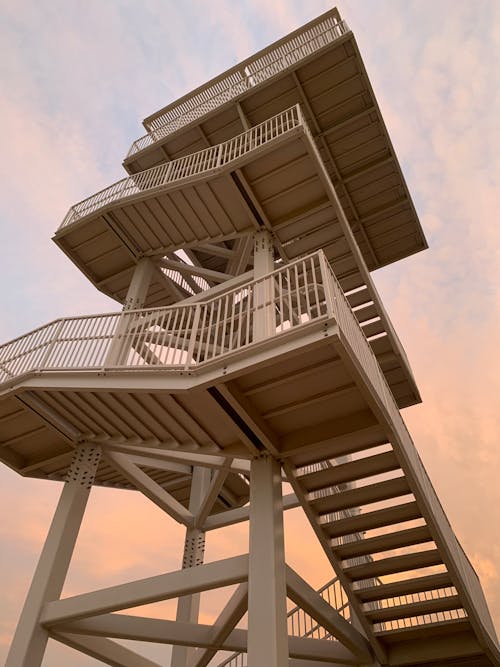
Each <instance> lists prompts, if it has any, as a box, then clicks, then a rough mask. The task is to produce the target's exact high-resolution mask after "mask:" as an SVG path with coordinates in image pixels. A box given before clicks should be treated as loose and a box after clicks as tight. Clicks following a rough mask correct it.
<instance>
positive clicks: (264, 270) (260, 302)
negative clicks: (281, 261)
mask: <svg viewBox="0 0 500 667" xmlns="http://www.w3.org/2000/svg"><path fill="white" fill-rule="evenodd" d="M273 270H274V250H273V239H272V236H271V234H270V233H269V232H268V231H267V230H262V231H259V232H256V233H255V235H254V253H253V273H254V278H255V279H258V278H262V276H265V275H266V274H268V273H271V271H273ZM253 301H254V309H255V312H254V319H253V339H254V341H257V340H265V339H266V338H269V337H270V336H273V335H274V334H275V333H276V316H275V313H274V310H275V305H274V280H273V279H271V278H269V279H265V280H263V281H261V282H258V283H257V284H256V285H255V287H254V295H253Z"/></svg>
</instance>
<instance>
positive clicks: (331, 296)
mask: <svg viewBox="0 0 500 667" xmlns="http://www.w3.org/2000/svg"><path fill="white" fill-rule="evenodd" d="M318 257H319V265H320V268H321V280H322V282H323V287H324V290H325V304H326V312H327V315H328V317H336V316H337V312H336V311H337V309H336V307H335V306H336V298H335V291H334V287H333V285H332V281H333V277H332V270H331V268H330V265H329V263H328V261H327V259H326V256H325V253H324V252H323V251H322V250H320V251H319V253H318Z"/></svg>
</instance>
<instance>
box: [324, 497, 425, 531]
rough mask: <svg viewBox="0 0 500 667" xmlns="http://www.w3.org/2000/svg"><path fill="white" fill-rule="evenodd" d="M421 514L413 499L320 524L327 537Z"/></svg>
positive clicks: (384, 524)
mask: <svg viewBox="0 0 500 667" xmlns="http://www.w3.org/2000/svg"><path fill="white" fill-rule="evenodd" d="M421 518H422V515H421V513H420V510H419V508H418V505H417V503H416V502H415V501H412V502H409V503H402V504H401V505H395V506H394V507H385V508H384V509H381V510H374V511H373V512H364V513H362V514H354V515H353V516H350V517H346V518H345V519H337V520H334V521H330V522H328V523H324V524H321V527H322V528H323V530H324V531H325V533H326V534H327V535H328V536H329V537H341V536H342V535H349V534H351V533H357V532H362V531H363V530H370V529H372V528H381V527H382V526H390V525H392V524H395V523H402V522H403V521H411V520H412V519H421Z"/></svg>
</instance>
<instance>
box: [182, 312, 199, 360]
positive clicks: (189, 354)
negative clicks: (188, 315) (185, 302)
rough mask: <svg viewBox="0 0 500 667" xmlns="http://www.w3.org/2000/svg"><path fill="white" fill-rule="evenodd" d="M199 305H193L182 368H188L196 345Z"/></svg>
mask: <svg viewBox="0 0 500 667" xmlns="http://www.w3.org/2000/svg"><path fill="white" fill-rule="evenodd" d="M201 308H202V307H201V305H200V304H199V303H197V304H196V305H195V307H194V317H193V326H192V327H191V338H190V339H189V345H188V350H187V358H186V363H185V365H184V370H188V368H189V366H190V365H191V360H192V359H193V357H194V348H195V346H196V340H197V333H198V327H199V325H200V314H201Z"/></svg>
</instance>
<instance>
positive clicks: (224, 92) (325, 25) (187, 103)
mask: <svg viewBox="0 0 500 667" xmlns="http://www.w3.org/2000/svg"><path fill="white" fill-rule="evenodd" d="M347 32H349V27H348V26H347V23H346V22H345V21H343V20H339V19H338V18H337V17H336V16H332V15H330V16H327V17H326V18H324V19H322V20H320V21H319V22H318V23H316V25H312V26H310V27H304V29H303V30H301V31H300V32H299V33H296V34H295V35H293V36H290V37H289V38H285V39H284V40H283V41H282V42H281V43H279V44H278V45H277V46H275V47H274V48H270V49H267V50H266V51H264V52H260V53H259V54H256V55H255V56H253V57H252V58H249V59H248V60H246V61H244V62H243V63H240V64H239V65H238V66H237V67H236V68H233V69H232V70H229V72H226V73H225V74H222V75H221V76H220V77H218V78H217V79H216V80H215V81H211V82H209V83H207V84H206V85H205V86H203V87H202V88H198V89H197V90H195V91H194V92H193V93H191V94H189V95H187V96H185V97H184V98H182V99H181V100H180V101H178V102H175V103H174V104H172V105H169V106H168V107H166V108H165V109H164V110H161V111H160V112H158V113H156V114H153V116H150V118H149V119H147V120H146V121H145V124H146V126H147V127H148V134H146V135H144V136H142V137H140V138H139V139H137V140H136V141H134V142H133V144H132V146H131V147H130V149H129V151H128V153H127V158H128V157H130V156H131V155H134V154H135V153H137V152H139V151H141V150H143V149H145V148H147V147H148V146H151V145H153V144H154V143H156V142H157V141H160V140H161V139H164V138H165V137H167V136H169V135H170V134H173V133H174V132H176V131H177V130H179V129H181V128H183V127H186V126H187V125H189V124H190V123H192V122H194V121H195V120H198V119H199V118H201V117H202V116H204V115H206V114H208V113H210V112H212V111H214V110H215V109H218V108H219V107H221V106H223V105H224V104H227V103H228V102H230V101H232V100H234V99H236V98H237V97H239V96H241V95H243V94H244V93H246V92H247V91H248V90H250V89H252V88H254V87H255V86H258V85H260V84H262V83H264V82H266V81H268V80H269V79H271V78H272V77H273V76H276V75H278V74H280V73H281V72H283V71H285V70H287V69H289V68H290V67H293V66H294V65H296V64H297V63H299V62H300V61H301V60H303V59H304V58H307V57H308V56H310V55H311V54H313V53H315V52H317V51H319V50H320V49H322V48H324V47H325V46H328V45H329V44H331V43H332V42H334V41H336V40H337V39H339V38H340V37H342V36H343V35H345V34H346V33H347Z"/></svg>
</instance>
